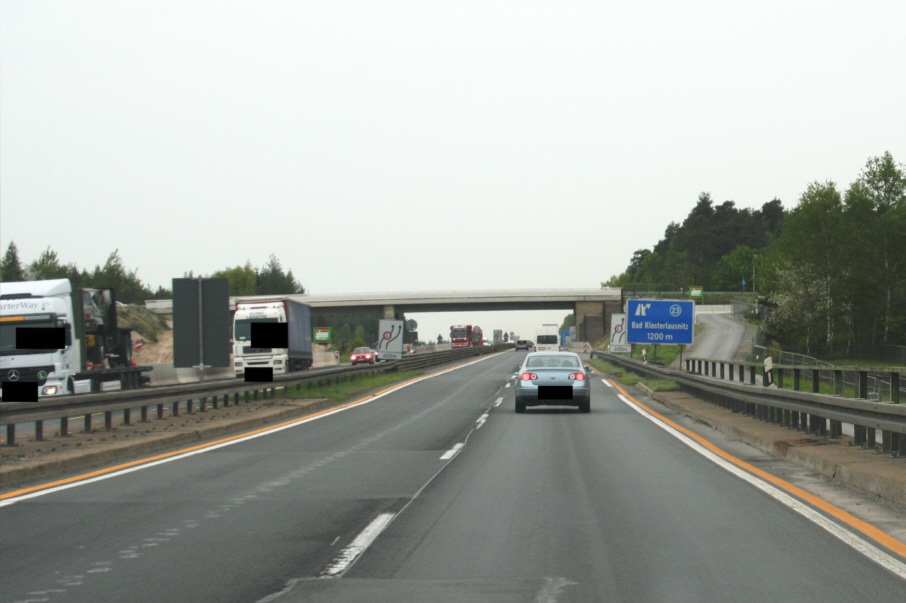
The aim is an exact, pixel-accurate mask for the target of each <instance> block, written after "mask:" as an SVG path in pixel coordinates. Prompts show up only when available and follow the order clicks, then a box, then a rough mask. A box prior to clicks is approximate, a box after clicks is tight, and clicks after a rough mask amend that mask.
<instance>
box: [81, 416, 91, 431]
mask: <svg viewBox="0 0 906 603" xmlns="http://www.w3.org/2000/svg"><path fill="white" fill-rule="evenodd" d="M83 421H84V426H83V427H82V429H83V431H84V432H85V433H91V413H90V412H86V413H85V418H84V419H83Z"/></svg>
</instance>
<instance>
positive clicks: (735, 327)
mask: <svg viewBox="0 0 906 603" xmlns="http://www.w3.org/2000/svg"><path fill="white" fill-rule="evenodd" d="M696 320H697V321H698V322H699V323H700V324H702V325H704V326H705V328H706V331H705V332H704V333H702V334H701V336H699V335H696V337H695V345H694V346H693V347H692V349H690V350H689V355H690V356H694V357H696V358H710V359H712V360H733V358H734V357H735V356H736V352H737V350H739V346H740V344H741V343H742V337H743V335H744V334H745V323H743V322H741V321H738V320H734V319H732V318H730V317H729V316H728V315H727V314H706V313H701V314H699V315H698V316H697V317H696Z"/></svg>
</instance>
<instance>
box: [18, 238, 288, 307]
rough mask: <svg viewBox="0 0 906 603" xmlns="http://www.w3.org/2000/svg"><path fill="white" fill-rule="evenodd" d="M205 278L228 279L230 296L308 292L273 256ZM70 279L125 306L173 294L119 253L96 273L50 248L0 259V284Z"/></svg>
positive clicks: (76, 284) (75, 283)
mask: <svg viewBox="0 0 906 603" xmlns="http://www.w3.org/2000/svg"><path fill="white" fill-rule="evenodd" d="M196 276H198V277H201V276H202V275H195V274H194V272H193V271H189V272H187V273H185V274H183V277H185V278H196ZM206 277H210V278H215V277H225V278H227V279H228V280H229V282H230V295H232V296H238V295H284V294H288V293H305V288H304V287H303V286H302V285H301V284H300V283H299V282H298V281H297V280H296V278H295V277H294V276H293V272H292V270H286V271H284V269H283V267H282V266H281V264H280V260H278V259H277V257H276V256H275V255H274V254H271V256H270V258H269V259H268V261H267V263H266V264H265V265H264V266H263V267H260V268H255V267H252V264H251V262H246V263H245V265H244V266H234V267H232V268H224V269H223V270H218V271H217V272H214V273H213V274H210V275H207V276H206ZM57 278H67V279H69V281H70V282H71V283H72V286H73V287H81V288H89V289H90V288H98V289H100V288H107V287H112V288H113V289H114V290H115V291H116V297H117V300H119V301H121V302H123V303H126V304H139V303H142V302H144V301H145V300H147V299H172V298H173V291H172V290H171V289H168V288H166V287H162V286H159V287H158V288H157V290H155V291H152V290H151V289H150V288H149V287H147V286H146V285H145V284H144V283H142V281H141V279H140V278H138V270H137V269H133V270H129V269H128V268H126V266H125V263H124V262H123V259H122V257H120V254H119V250H118V249H116V250H114V251H113V253H111V254H110V255H109V256H108V258H107V261H106V262H105V263H104V265H103V266H100V265H96V266H95V267H94V270H91V271H89V270H87V269H84V268H82V269H80V268H79V267H78V266H77V265H76V264H74V263H68V264H63V262H62V261H61V260H60V256H59V254H57V252H56V251H54V250H53V249H51V248H50V247H48V248H47V249H45V250H44V251H43V252H42V253H41V255H40V256H39V257H38V259H36V260H34V261H33V262H31V263H30V264H25V265H23V263H22V261H21V260H20V259H19V251H18V248H17V247H16V243H15V241H11V242H10V244H9V246H8V247H7V248H6V253H5V254H4V256H3V259H2V260H0V281H2V282H13V281H40V280H49V279H57Z"/></svg>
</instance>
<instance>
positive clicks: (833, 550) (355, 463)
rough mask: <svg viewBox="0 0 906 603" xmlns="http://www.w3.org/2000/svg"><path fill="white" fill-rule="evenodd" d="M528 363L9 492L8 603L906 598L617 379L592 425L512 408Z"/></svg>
mask: <svg viewBox="0 0 906 603" xmlns="http://www.w3.org/2000/svg"><path fill="white" fill-rule="evenodd" d="M522 356H523V353H522V352H506V353H502V354H497V355H493V356H490V357H483V358H482V359H481V360H477V361H475V362H473V363H470V364H469V365H467V366H464V367H461V368H458V369H456V370H451V371H449V372H445V373H443V374H438V375H436V376H433V377H431V378H428V379H424V380H421V381H418V382H416V383H412V384H410V385H408V386H406V387H404V388H402V389H399V390H396V391H394V392H391V393H388V394H386V395H384V396H381V397H377V398H371V399H370V401H369V402H368V403H364V404H359V405H356V406H353V407H350V408H348V409H346V410H343V411H341V412H335V413H332V414H326V415H323V416H320V417H318V418H315V419H313V420H310V421H308V422H304V423H299V424H297V425H294V426H287V427H285V428H283V429H281V430H279V431H275V432H273V433H271V434H269V435H263V436H261V437H256V438H254V439H248V440H247V441H244V442H241V443H236V444H232V445H229V446H222V447H219V448H215V449H212V450H208V451H205V452H200V453H195V454H191V455H188V456H185V457H184V458H180V459H177V460H173V461H170V462H165V463H160V464H157V465H153V466H147V467H145V468H141V469H138V470H133V471H131V472H126V473H123V474H120V475H116V476H114V477H110V478H109V479H102V480H98V481H93V482H81V483H79V484H78V485H75V486H74V487H69V488H66V489H59V490H57V491H51V492H47V493H39V495H36V496H33V497H31V498H22V499H10V500H7V501H3V503H2V505H3V506H0V557H2V559H0V567H2V580H0V601H52V602H54V601H67V602H69V601H91V602H97V601H168V602H173V601H217V602H223V601H281V602H282V601H315V602H320V601H329V602H350V601H352V602H355V601H369V602H371V603H373V602H375V601H393V602H398V601H420V602H421V601H441V602H443V601H457V602H458V601H481V602H491V603H494V602H497V601H501V602H502V601H507V602H510V601H513V602H515V601H526V602H532V601H535V602H560V601H563V602H567V601H570V602H572V601H575V602H588V601H671V602H673V601H730V600H732V601H822V602H824V601H849V600H859V599H870V600H872V601H874V602H879V601H880V602H883V601H897V602H899V601H902V600H903V593H904V592H906V578H904V577H906V566H904V564H903V562H902V559H897V558H895V557H891V556H887V555H885V554H884V553H883V551H881V552H880V554H877V549H876V548H875V547H873V545H871V544H869V543H867V542H863V541H862V540H860V539H859V538H858V537H857V536H854V535H850V536H847V534H849V532H848V531H846V530H840V532H842V535H840V533H837V534H835V533H833V530H835V529H836V530H839V528H835V527H834V526H836V524H835V523H833V522H832V521H831V520H829V519H827V518H825V519H823V521H825V522H828V523H829V524H830V528H824V527H820V526H819V525H817V524H816V521H817V520H810V519H808V518H806V517H804V516H803V514H802V513H800V512H797V511H795V510H793V509H791V508H790V507H789V506H788V505H787V504H784V503H783V502H780V501H778V500H777V498H775V497H774V496H771V495H770V494H769V492H767V491H766V490H763V489H759V488H757V487H755V486H753V484H752V483H750V482H749V481H746V480H745V479H742V478H741V477H739V476H737V475H734V474H733V473H731V472H729V471H728V470H726V469H725V468H722V467H721V466H719V465H718V464H715V462H713V461H712V460H709V459H708V458H706V457H705V456H703V455H702V454H700V453H699V452H696V451H695V450H693V449H692V448H690V447H689V446H687V445H686V444H685V443H683V442H682V441H680V440H679V439H677V438H676V437H674V436H672V435H670V434H669V433H668V432H667V431H665V430H664V429H662V428H661V427H659V426H658V424H656V423H655V422H654V421H652V420H650V419H649V418H648V416H646V415H645V414H643V412H640V411H638V410H636V408H635V407H634V406H632V405H631V404H630V402H631V401H627V400H628V399H627V400H622V399H621V398H620V397H618V393H619V392H618V391H617V390H616V389H615V388H613V387H612V386H610V385H608V384H606V383H604V382H603V381H602V380H601V379H600V378H594V379H593V383H592V386H593V387H592V391H593V400H592V412H591V414H589V415H584V414H579V413H578V412H576V411H575V410H574V409H559V408H546V407H540V408H534V409H530V410H529V411H528V412H527V413H526V414H522V415H517V414H515V412H514V409H513V396H512V390H511V388H507V387H506V384H507V383H508V382H509V380H510V378H511V373H512V370H513V367H514V366H515V365H516V364H518V362H519V360H520V359H521V358H522ZM829 530H831V531H829ZM844 540H850V541H852V542H851V544H847V543H846V542H844ZM857 548H858V549H861V551H860V550H856V549H857ZM865 551H868V553H866V552H865ZM872 551H874V552H872Z"/></svg>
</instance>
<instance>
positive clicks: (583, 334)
mask: <svg viewBox="0 0 906 603" xmlns="http://www.w3.org/2000/svg"><path fill="white" fill-rule="evenodd" d="M282 298H290V299H294V300H296V301H299V302H301V303H305V304H308V305H309V306H311V308H312V310H313V311H318V310H320V311H322V312H324V313H329V314H336V313H342V312H350V313H368V312H376V313H378V314H380V315H381V316H382V317H383V318H399V319H402V318H404V316H405V314H406V313H416V312H465V311H488V310H494V311H507V310H510V311H512V310H567V311H570V310H571V311H572V312H574V313H575V315H576V333H577V336H578V338H579V340H580V341H597V340H598V339H601V338H602V337H604V336H605V335H606V334H607V333H606V325H608V324H610V315H611V314H614V313H620V312H621V311H622V308H623V290H622V289H619V288H601V289H499V290H487V291H462V290H455V291H408V292H397V293H337V294H329V295H307V294H304V295H254V296H242V297H231V298H230V311H233V310H235V308H236V301H237V300H238V301H256V300H267V299H282ZM145 306H146V307H147V308H148V309H150V310H153V311H155V312H159V313H162V314H171V313H172V312H173V301H172V300H148V301H146V302H145Z"/></svg>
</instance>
